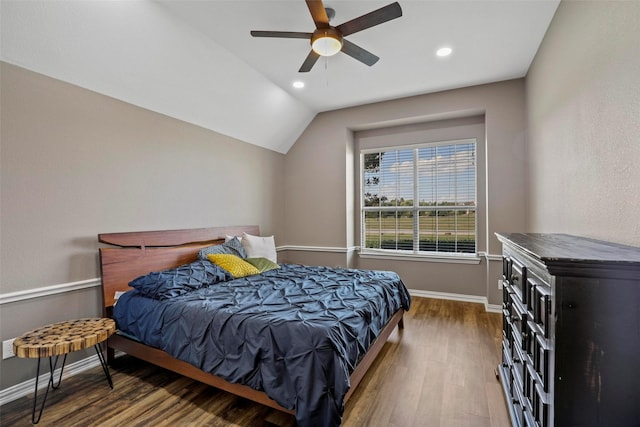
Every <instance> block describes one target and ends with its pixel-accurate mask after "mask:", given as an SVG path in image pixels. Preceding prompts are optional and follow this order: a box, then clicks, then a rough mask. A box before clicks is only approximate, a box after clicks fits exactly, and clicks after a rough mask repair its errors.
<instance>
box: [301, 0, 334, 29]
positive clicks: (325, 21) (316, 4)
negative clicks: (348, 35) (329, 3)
mask: <svg viewBox="0 0 640 427" xmlns="http://www.w3.org/2000/svg"><path fill="white" fill-rule="evenodd" d="M306 2H307V7H308V8H309V12H311V17H312V18H313V22H315V24H316V28H329V17H328V16H327V11H326V10H324V5H323V4H322V0H306Z"/></svg>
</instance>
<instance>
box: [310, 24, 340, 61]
mask: <svg viewBox="0 0 640 427" xmlns="http://www.w3.org/2000/svg"><path fill="white" fill-rule="evenodd" d="M342 44H343V42H342V34H341V33H340V31H338V30H336V29H335V28H334V27H327V28H318V29H316V30H315V31H314V32H313V36H311V47H312V49H313V50H314V51H316V53H317V54H319V55H322V56H332V55H335V54H336V53H338V52H340V50H341V49H342Z"/></svg>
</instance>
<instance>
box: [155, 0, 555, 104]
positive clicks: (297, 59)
mask: <svg viewBox="0 0 640 427" xmlns="http://www.w3.org/2000/svg"><path fill="white" fill-rule="evenodd" d="M160 2H161V3H162V4H164V5H165V6H166V7H167V8H168V9H169V10H170V11H171V12H172V13H175V14H176V15H177V16H179V17H181V18H182V19H183V20H184V21H185V22H187V23H188V24H189V25H191V26H193V27H194V28H197V29H198V30H199V31H201V32H202V33H203V34H205V35H207V36H208V37H211V38H212V39H213V40H215V41H216V42H217V43H219V44H220V45H222V46H224V47H225V48H226V49H227V50H229V51H230V52H233V54H234V55H236V56H237V57H239V58H240V59H242V60H243V61H245V62H246V63H247V64H249V65H250V66H251V67H253V68H254V69H256V70H257V71H258V72H260V73H261V74H263V75H264V76H266V77H267V78H268V79H269V80H271V81H273V82H274V83H276V84H277V85H278V86H280V87H281V88H282V89H284V90H286V91H288V92H289V93H291V95H292V96H294V97H296V98H298V99H299V100H301V101H302V102H304V103H305V104H306V105H308V106H309V107H311V108H312V109H313V110H314V111H327V110H334V109H337V108H342V107H348V106H354V105H361V104H366V103H371V102H375V101H381V100H388V99H394V98H400V97H405V96H411V95H417V94H423V93H428V92H435V91H440V90H444V89H452V88H459V87H464V86H471V85H476V84H482V83H489V82H496V81H501V80H507V79H513V78H518V77H523V76H525V74H526V72H527V70H528V69H529V65H530V64H531V61H532V60H533V57H534V56H535V54H536V52H537V50H538V46H539V45H540V42H541V41H542V38H543V37H544V34H545V32H546V30H547V27H548V26H549V23H550V21H551V18H552V17H553V14H554V13H555V10H556V8H557V5H558V3H559V0H557V1H555V0H554V1H551V0H531V1H523V0H497V1H484V0H474V1H457V0H448V1H446V0H445V1H430V0H400V1H399V3H400V5H401V7H402V10H403V16H402V17H400V18H397V19H395V20H392V21H389V22H386V23H384V24H381V25H379V26H376V27H372V28H369V29H366V30H364V31H361V32H358V33H355V34H353V35H351V36H348V37H347V39H348V40H350V41H352V42H354V43H356V44H358V45H359V46H361V47H363V48H365V49H367V50H369V51H371V52H372V53H374V54H375V55H377V56H379V57H380V61H378V62H377V63H376V64H375V65H374V66H372V67H368V66H366V65H364V64H361V63H359V62H357V61H356V60H354V59H353V58H351V57H349V56H347V55H344V54H338V55H336V56H334V57H330V58H321V59H320V60H319V61H318V62H317V63H316V65H315V66H314V68H313V69H312V70H311V72H309V73H298V69H299V68H300V65H301V64H302V62H303V61H304V59H305V57H306V56H307V54H308V52H309V50H310V46H309V42H307V41H306V40H303V39H275V38H253V37H251V36H250V34H249V31H250V30H279V31H302V32H313V30H314V29H315V26H314V23H313V21H312V19H311V15H310V13H309V10H308V8H307V6H306V4H305V2H304V1H303V0H286V1H277V0H271V1H264V0H261V1H246V0H245V1H202V0H187V1H184V0H183V1H175V0H160ZM391 2H392V0H387V1H365V0H349V1H344V0H325V1H324V5H325V7H331V8H333V9H334V10H335V11H336V16H335V17H334V18H333V19H332V21H331V24H332V25H334V26H336V25H339V24H341V23H343V22H345V21H348V20H351V19H353V18H356V17H358V16H360V15H363V14H365V13H368V12H370V11H372V10H375V9H378V8H380V7H383V6H385V5H387V4H389V3H391ZM443 46H449V47H451V48H453V49H454V53H453V54H452V55H451V56H450V57H448V58H445V59H442V58H438V57H436V55H435V52H436V50H437V49H438V48H440V47H443ZM295 80H301V81H303V82H304V83H305V85H306V86H305V88H304V89H303V90H295V89H294V88H293V87H292V83H293V82H294V81H295Z"/></svg>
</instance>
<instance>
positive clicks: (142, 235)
mask: <svg viewBox="0 0 640 427" xmlns="http://www.w3.org/2000/svg"><path fill="white" fill-rule="evenodd" d="M243 232H246V233H247V234H251V235H260V230H259V228H258V226H253V225H251V226H231V227H214V228H200V229H186V230H164V231H142V232H126V233H107V234H99V235H98V240H99V241H100V242H101V243H106V244H109V245H115V246H119V247H117V248H100V249H99V251H100V267H101V273H102V293H103V301H104V316H105V317H109V318H111V317H112V312H113V304H114V301H115V292H116V291H120V292H124V291H128V290H131V288H130V287H129V282H130V281H132V280H133V279H135V278H136V277H139V276H142V275H145V274H147V273H149V272H152V271H161V270H165V269H168V268H173V267H177V266H179V265H182V264H186V263H189V262H192V261H195V260H196V259H197V254H198V251H199V250H200V249H201V248H203V247H206V246H211V245H213V244H220V243H223V242H224V238H225V236H226V235H232V236H237V235H241V234H242V233H243ZM403 314H404V310H402V309H400V310H398V311H397V312H396V313H395V314H394V315H393V317H392V318H391V320H390V321H389V322H388V323H387V325H386V326H385V328H384V329H383V330H382V332H381V333H380V335H379V336H378V338H377V339H376V340H375V341H374V342H373V344H372V345H371V347H370V348H369V351H368V352H367V353H366V354H365V355H364V357H363V358H362V359H361V360H360V363H359V364H358V365H357V366H356V368H355V370H354V371H353V373H352V374H351V377H350V383H351V388H350V389H349V392H348V393H347V395H346V396H345V403H346V402H347V400H348V399H349V398H350V397H351V395H352V393H353V391H354V390H355V388H356V387H357V386H358V384H359V383H360V381H361V380H362V378H363V377H364V375H365V374H366V372H367V370H368V369H369V367H370V366H371V364H372V363H373V361H374V360H375V358H376V356H377V355H378V353H380V351H381V350H382V347H383V346H384V343H385V342H386V341H387V338H388V337H389V335H391V333H392V332H393V330H394V328H395V326H396V325H398V328H400V329H402V328H403V327H404V324H403V318H402V316H403ZM115 350H119V351H122V352H124V353H127V354H129V355H131V356H134V357H136V358H138V359H141V360H145V361H147V362H150V363H152V364H154V365H157V366H161V367H163V368H165V369H168V370H170V371H173V372H177V373H179V374H181V375H184V376H186V377H189V378H192V379H194V380H197V381H200V382H203V383H205V384H208V385H211V386H213V387H216V388H219V389H221V390H225V391H227V392H230V393H233V394H235V395H238V396H241V397H244V398H247V399H250V400H253V401H255V402H258V403H260V404H263V405H266V406H270V407H272V408H275V409H278V410H280V411H283V412H287V413H289V414H295V411H293V410H290V409H286V408H284V407H282V406H280V405H279V404H278V403H276V402H275V401H274V400H272V399H271V398H269V397H268V396H267V395H266V393H264V392H261V391H257V390H254V389H252V388H251V387H248V386H245V385H241V384H232V383H229V382H227V381H225V380H223V379H222V378H220V377H217V376H215V375H212V374H209V373H207V372H204V371H202V370H200V369H198V368H196V367H195V366H193V365H191V364H189V363H186V362H183V361H181V360H178V359H176V358H174V357H172V356H170V355H169V354H168V353H166V352H164V351H162V350H159V349H157V348H153V347H149V346H147V345H144V344H142V343H140V342H138V341H136V340H133V339H130V338H127V337H125V336H123V335H118V334H117V333H116V334H114V335H112V336H111V337H110V338H109V339H108V340H107V361H109V362H111V361H113V358H114V353H115Z"/></svg>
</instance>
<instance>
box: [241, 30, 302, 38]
mask: <svg viewBox="0 0 640 427" xmlns="http://www.w3.org/2000/svg"><path fill="white" fill-rule="evenodd" d="M251 35H252V36H253V37H278V38H282V39H310V38H311V36H312V35H313V33H299V32H296V31H251Z"/></svg>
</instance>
